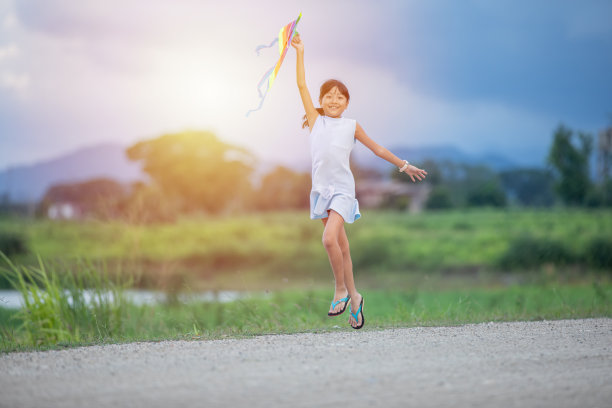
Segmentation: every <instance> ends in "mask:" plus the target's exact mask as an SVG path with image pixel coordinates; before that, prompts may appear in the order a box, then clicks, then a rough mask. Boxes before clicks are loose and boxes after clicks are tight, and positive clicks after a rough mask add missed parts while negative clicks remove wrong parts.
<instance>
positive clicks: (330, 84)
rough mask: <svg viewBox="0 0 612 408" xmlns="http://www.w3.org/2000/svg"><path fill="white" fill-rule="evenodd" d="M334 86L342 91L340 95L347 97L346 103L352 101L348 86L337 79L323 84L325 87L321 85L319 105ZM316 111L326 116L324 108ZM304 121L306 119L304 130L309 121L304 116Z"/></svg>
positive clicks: (303, 124)
mask: <svg viewBox="0 0 612 408" xmlns="http://www.w3.org/2000/svg"><path fill="white" fill-rule="evenodd" d="M334 86H337V87H338V91H340V93H341V94H342V95H344V96H345V97H346V102H347V103H348V101H349V100H350V99H351V95H349V91H348V88H347V87H346V85H344V84H343V83H342V82H340V81H338V80H337V79H328V80H327V81H325V82H323V85H321V91H320V92H319V103H321V99H323V96H324V95H325V94H326V93H328V92H329V91H330V90H331V89H332V88H333V87H334ZM316 109H317V112H319V114H320V115H324V114H325V112H323V108H316ZM302 119H304V123H302V129H304V128H305V127H306V126H308V119H307V118H306V115H304V117H303V118H302Z"/></svg>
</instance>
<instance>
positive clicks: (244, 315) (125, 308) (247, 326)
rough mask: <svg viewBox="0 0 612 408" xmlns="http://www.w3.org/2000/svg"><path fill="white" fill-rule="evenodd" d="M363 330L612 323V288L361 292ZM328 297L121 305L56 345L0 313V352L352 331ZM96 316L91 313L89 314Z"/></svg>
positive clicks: (11, 314)
mask: <svg viewBox="0 0 612 408" xmlns="http://www.w3.org/2000/svg"><path fill="white" fill-rule="evenodd" d="M362 294H363V295H364V298H365V307H364V311H365V317H366V326H365V327H364V329H362V330H377V329H384V328H393V327H412V326H445V325H459V324H464V323H478V322H488V321H513V320H542V319H569V318H587V317H610V316H612V284H610V283H609V282H601V283H598V282H594V283H591V284H578V285H569V284H565V285H559V284H556V283H548V284H542V285H525V286H518V285H513V286H509V287H501V288H499V287H498V288H472V289H470V288H464V289H460V290H457V289H456V290H436V291H431V290H418V289H414V290H405V291H400V290H381V289H369V290H362ZM332 295H333V292H332V291H331V290H329V289H320V288H307V289H303V290H295V289H294V290H284V291H278V292H270V293H269V294H268V295H267V296H253V297H250V298H246V299H243V300H239V301H235V302H231V303H226V304H223V303H212V302H189V303H187V304H157V305H147V306H135V305H133V304H130V303H126V302H122V303H121V305H120V311H118V313H117V316H120V321H115V324H114V326H113V327H114V328H115V329H114V330H107V331H106V332H104V333H101V332H100V331H99V330H97V329H96V327H95V325H92V324H88V325H84V326H82V327H83V328H88V330H84V329H83V328H82V329H81V331H80V332H79V336H75V337H74V338H63V339H62V340H59V339H53V338H51V337H48V336H46V337H45V336H44V335H43V336H42V337H40V338H36V337H32V336H31V335H29V334H28V333H27V332H25V331H24V325H23V324H24V319H28V318H30V319H31V316H30V315H29V314H28V313H20V312H17V311H14V310H7V309H2V308H0V327H1V328H2V330H1V333H0V337H1V338H0V350H2V351H4V352H9V351H16V350H42V349H49V348H51V349H53V348H62V347H71V346H78V345H89V344H101V343H120V342H133V341H157V340H179V339H182V340H192V339H219V338H226V337H239V338H240V337H249V336H254V335H261V334H279V333H299V332H329V331H337V330H344V331H352V329H351V328H350V327H349V325H348V322H347V319H348V315H347V313H345V314H344V315H342V316H339V317H335V318H329V317H328V316H327V310H328V308H329V302H330V301H331V297H332ZM91 313H92V314H93V312H91Z"/></svg>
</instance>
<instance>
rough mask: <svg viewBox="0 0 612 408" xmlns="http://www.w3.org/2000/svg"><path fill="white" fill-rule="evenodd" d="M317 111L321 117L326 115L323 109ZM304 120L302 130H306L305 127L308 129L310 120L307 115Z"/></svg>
mask: <svg viewBox="0 0 612 408" xmlns="http://www.w3.org/2000/svg"><path fill="white" fill-rule="evenodd" d="M315 109H316V110H317V112H319V115H321V116H323V115H325V112H323V108H315ZM302 119H304V123H302V129H304V128H305V127H308V119H307V118H306V115H304V117H303V118H302ZM310 130H312V129H310Z"/></svg>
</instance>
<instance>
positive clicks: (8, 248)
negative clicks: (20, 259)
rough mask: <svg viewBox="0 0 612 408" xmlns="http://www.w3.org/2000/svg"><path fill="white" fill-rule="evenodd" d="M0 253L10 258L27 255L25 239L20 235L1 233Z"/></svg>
mask: <svg viewBox="0 0 612 408" xmlns="http://www.w3.org/2000/svg"><path fill="white" fill-rule="evenodd" d="M0 252H3V253H4V254H5V255H6V256H9V257H11V256H13V255H21V254H25V253H27V252H28V246H27V243H26V239H25V237H24V236H23V235H22V234H18V233H9V232H0Z"/></svg>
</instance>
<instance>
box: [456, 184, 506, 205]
mask: <svg viewBox="0 0 612 408" xmlns="http://www.w3.org/2000/svg"><path fill="white" fill-rule="evenodd" d="M466 201H467V205H468V206H470V207H486V206H491V207H505V206H506V194H505V193H504V191H503V190H502V189H501V187H500V186H499V184H497V183H495V182H487V183H484V184H480V185H478V186H473V187H472V188H471V189H470V190H469V191H468V194H467V199H466Z"/></svg>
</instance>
